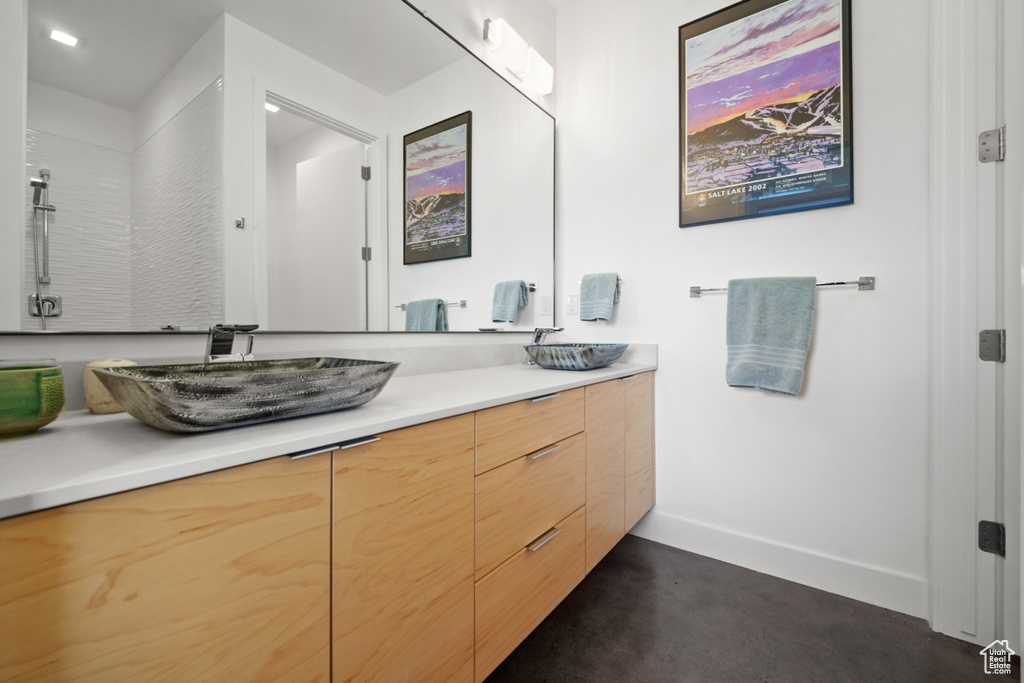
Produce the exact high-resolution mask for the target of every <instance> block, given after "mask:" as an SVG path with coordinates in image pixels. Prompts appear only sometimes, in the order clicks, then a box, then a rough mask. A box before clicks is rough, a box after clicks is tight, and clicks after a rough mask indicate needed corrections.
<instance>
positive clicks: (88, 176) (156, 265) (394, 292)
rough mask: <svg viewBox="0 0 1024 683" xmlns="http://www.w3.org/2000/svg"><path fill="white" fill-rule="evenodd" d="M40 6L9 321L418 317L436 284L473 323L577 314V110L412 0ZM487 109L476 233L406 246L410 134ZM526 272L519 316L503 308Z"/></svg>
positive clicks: (45, 1) (324, 323) (477, 125)
mask: <svg viewBox="0 0 1024 683" xmlns="http://www.w3.org/2000/svg"><path fill="white" fill-rule="evenodd" d="M28 11H29V28H28V31H29V35H28V100H27V122H28V130H27V131H26V163H27V167H28V168H27V173H26V178H25V192H26V195H25V196H26V201H25V206H26V211H25V216H26V217H25V223H24V225H22V226H18V229H20V230H21V232H22V236H23V239H22V244H23V249H22V252H23V268H22V272H21V273H20V274H19V277H18V278H17V279H18V280H19V281H18V282H14V278H11V277H7V278H5V279H3V280H2V283H3V291H4V295H5V296H18V297H19V298H20V300H21V302H22V305H21V306H20V309H21V311H22V313H21V316H20V319H18V320H5V321H0V329H2V330H7V331H34V330H41V329H47V330H51V331H68V332H74V331H110V332H114V331H153V330H159V329H174V330H206V329H208V328H209V326H210V325H211V324H214V323H218V322H225V321H226V322H234V323H249V322H256V323H258V324H259V325H260V327H261V329H264V330H273V331H362V330H395V331H398V330H403V329H404V328H405V320H404V316H405V313H404V311H403V304H406V303H408V302H410V301H414V300H418V299H434V298H436V299H441V300H443V301H446V302H451V303H455V304H457V305H455V306H450V307H447V309H446V310H447V312H448V322H449V329H451V330H459V331H470V330H478V329H481V328H495V327H498V328H504V329H519V330H529V329H532V328H534V327H544V326H551V325H553V324H554V319H553V315H552V313H551V310H552V306H551V298H552V296H553V288H554V253H553V252H554V119H553V118H552V117H551V116H550V115H549V114H547V113H546V112H545V111H543V110H542V109H540V108H539V107H538V106H537V105H536V104H534V103H533V102H532V101H531V100H529V99H528V98H527V97H526V96H524V95H523V94H522V93H520V92H518V91H517V90H515V89H514V88H513V87H511V86H510V85H509V84H508V83H507V82H506V81H505V80H504V79H502V78H501V77H500V76H498V75H497V74H495V73H494V72H493V71H491V70H490V69H489V68H488V67H486V66H485V65H484V64H483V63H482V62H480V61H479V60H478V59H477V58H476V57H475V56H473V55H472V54H470V53H469V52H468V51H467V50H466V49H465V48H464V47H463V46H461V45H459V44H458V43H457V42H455V41H454V40H452V39H451V38H450V37H449V36H447V35H446V34H445V33H444V32H443V31H441V30H440V29H438V28H437V27H436V26H435V25H433V24H432V23H431V22H430V21H428V20H427V19H426V18H424V17H423V16H422V15H421V14H420V13H419V12H418V11H417V10H416V9H414V8H413V7H412V6H410V5H409V4H408V3H406V2H404V0H290V1H289V2H281V1H280V0H175V2H158V1H156V0H93V1H91V2H88V3H84V2H81V0H31V2H29V3H28ZM53 29H60V30H63V31H65V32H67V33H72V34H75V35H77V36H79V42H78V44H77V45H76V46H73V47H72V46H67V45H63V44H60V43H57V42H54V41H53V40H51V38H50V32H51V31H52V30H53ZM465 111H472V112H473V126H472V167H471V170H470V173H471V174H472V175H471V177H472V186H471V187H472V189H471V192H472V202H471V204H470V207H471V212H472V214H471V221H470V224H471V229H472V255H471V256H470V257H469V258H460V259H452V260H439V261H432V262H426V263H415V264H411V265H404V264H403V252H404V246H405V245H404V230H403V228H404V214H405V206H404V194H405V193H404V183H405V163H404V157H403V139H404V136H406V135H407V134H409V133H412V132H414V131H417V130H420V129H423V128H425V127H428V126H431V125H433V124H435V123H438V122H439V121H443V120H445V119H448V118H450V117H452V116H454V115H456V114H459V113H462V112H465ZM520 279H521V280H524V281H526V282H528V283H530V284H533V285H535V287H536V289H535V291H533V292H531V294H530V300H529V304H528V305H527V306H526V308H525V309H524V310H523V311H522V313H521V315H520V317H519V320H518V321H517V322H516V323H511V324H501V325H499V324H495V323H492V322H491V303H492V295H493V292H494V287H495V285H496V284H497V283H499V282H502V281H505V280H520ZM9 290H17V291H9ZM463 301H464V302H465V306H461V305H459V304H461V303H462V302H463ZM40 312H43V313H46V314H47V315H39V314H40ZM57 312H59V315H56V313H57ZM44 325H45V328H44Z"/></svg>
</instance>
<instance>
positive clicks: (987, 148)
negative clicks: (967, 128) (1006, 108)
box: [978, 126, 1006, 164]
mask: <svg viewBox="0 0 1024 683" xmlns="http://www.w3.org/2000/svg"><path fill="white" fill-rule="evenodd" d="M1005 158H1006V126H1003V127H1002V128H996V129H995V130H986V131H985V132H984V133H982V134H981V135H979V136H978V161H980V162H981V163H983V164H987V163H988V162H990V161H1003V160H1004V159H1005Z"/></svg>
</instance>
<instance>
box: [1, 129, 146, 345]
mask: <svg viewBox="0 0 1024 683" xmlns="http://www.w3.org/2000/svg"><path fill="white" fill-rule="evenodd" d="M26 162H27V164H28V169H29V172H30V173H31V174H32V175H33V176H38V174H39V171H40V169H44V168H47V169H50V173H51V176H50V196H49V202H50V204H52V205H53V206H55V207H56V208H57V210H56V211H53V212H50V215H49V222H50V228H49V229H50V279H51V284H49V285H42V290H43V294H56V295H59V296H60V297H61V298H62V302H63V313H62V315H61V317H59V318H48V319H47V329H49V330H101V329H106V330H109V329H119V328H120V329H128V328H129V323H130V315H129V307H130V306H129V304H130V303H131V302H130V298H131V289H130V287H129V283H130V277H131V273H130V266H129V262H130V257H131V244H130V234H129V230H130V226H129V219H128V216H129V208H130V199H129V197H130V180H131V159H130V157H129V155H128V154H126V153H125V152H119V151H116V150H112V149H108V148H105V147H100V146H98V145H94V144H90V143H87V142H81V141H78V140H72V139H70V138H66V137H62V136H59V135H54V134H51V133H45V132H41V131H37V130H31V129H30V130H28V131H27V135H26ZM25 192H26V194H25V207H26V208H25V242H24V244H25V248H24V251H23V259H22V264H23V267H22V272H23V278H22V280H23V290H22V296H21V329H23V330H38V329H41V327H40V322H41V321H40V319H39V318H38V317H32V316H30V315H29V312H28V301H27V298H26V297H27V296H28V295H29V294H30V293H34V292H35V285H34V277H35V273H34V270H35V269H34V266H33V249H32V220H33V211H32V190H31V188H29V187H28V183H27V182H26V184H25ZM39 224H40V227H39V240H40V245H39V246H40V260H42V219H41V218H40V219H39ZM40 268H42V263H40Z"/></svg>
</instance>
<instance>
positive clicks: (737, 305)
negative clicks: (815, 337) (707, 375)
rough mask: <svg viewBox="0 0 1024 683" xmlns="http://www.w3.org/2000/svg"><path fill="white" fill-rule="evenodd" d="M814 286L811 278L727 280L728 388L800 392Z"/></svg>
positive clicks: (811, 318) (811, 325)
mask: <svg viewBox="0 0 1024 683" xmlns="http://www.w3.org/2000/svg"><path fill="white" fill-rule="evenodd" d="M816 282H817V281H816V279H815V278H813V277H773V278H752V279H748V280H730V281H729V302H728V311H727V314H726V325H725V335H726V343H727V344H728V346H729V360H728V363H727V364H726V366H725V379H726V382H728V384H729V386H733V387H755V388H757V389H760V390H762V391H779V392H782V393H785V394H792V395H794V396H796V395H797V394H799V393H800V389H801V388H802V387H803V383H804V366H805V365H806V363H807V351H808V350H809V349H810V347H811V330H812V328H813V325H814V288H815V284H816Z"/></svg>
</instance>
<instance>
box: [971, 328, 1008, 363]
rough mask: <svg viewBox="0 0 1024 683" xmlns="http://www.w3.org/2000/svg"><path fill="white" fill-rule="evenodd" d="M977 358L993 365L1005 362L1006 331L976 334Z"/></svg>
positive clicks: (986, 331)
mask: <svg viewBox="0 0 1024 683" xmlns="http://www.w3.org/2000/svg"><path fill="white" fill-rule="evenodd" d="M978 358H980V359H981V360H986V361H992V362H994V363H1005V362H1006V330H982V331H981V332H979V333H978Z"/></svg>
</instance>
